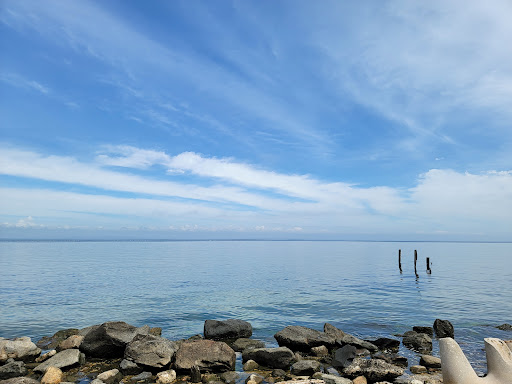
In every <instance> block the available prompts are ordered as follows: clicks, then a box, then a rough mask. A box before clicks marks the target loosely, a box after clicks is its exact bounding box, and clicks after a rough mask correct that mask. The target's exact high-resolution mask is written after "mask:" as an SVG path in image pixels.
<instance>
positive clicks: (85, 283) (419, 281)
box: [0, 241, 512, 372]
mask: <svg viewBox="0 0 512 384" xmlns="http://www.w3.org/2000/svg"><path fill="white" fill-rule="evenodd" d="M399 248H400V249H402V255H403V256H402V264H403V273H402V274H400V273H399V271H398V265H397V254H398V249H399ZM415 249H417V250H418V255H419V260H418V273H419V277H418V278H416V276H415V274H414V268H413V254H414V250H415ZM426 257H430V259H431V263H432V274H431V275H428V274H426V273H425V258H426ZM0 271H1V272H0V303H1V309H0V336H2V337H15V336H30V337H32V338H34V339H36V340H37V339H39V338H40V337H42V336H45V335H51V334H53V333H54V332H56V331H57V330H59V329H63V328H70V327H73V328H81V327H86V326H89V325H92V324H98V323H102V322H105V321H110V320H123V321H126V322H128V323H131V324H133V325H139V326H140V325H143V324H148V325H150V326H153V327H162V329H163V336H165V337H168V338H171V339H178V338H186V337H190V336H192V335H194V334H197V333H202V331H203V323H204V320H206V319H228V318H238V319H243V320H247V321H249V322H250V323H251V324H252V326H253V328H254V333H253V337H254V338H257V339H261V340H264V341H266V342H267V344H268V345H270V346H275V345H277V344H276V342H275V340H274V339H273V337H272V336H273V334H274V333H275V332H277V331H279V330H280V329H282V328H283V327H285V326H287V325H304V326H308V327H312V328H315V329H318V330H321V329H322V327H323V324H324V323H325V322H330V323H332V324H334V325H336V326H338V327H339V328H341V329H342V330H344V331H345V332H348V333H352V334H354V335H357V336H359V337H362V338H376V337H381V336H384V337H390V336H392V335H394V334H399V333H403V332H405V331H407V330H410V329H411V328H412V326H414V325H432V324H433V322H434V320H435V319H436V318H441V319H448V320H450V321H451V322H452V323H453V324H454V326H455V336H456V339H457V341H458V342H459V344H460V345H461V347H462V348H463V350H464V351H465V352H466V354H467V355H468V358H469V359H470V361H471V362H472V363H473V365H474V366H475V367H476V369H477V370H478V371H480V372H482V371H485V353H484V352H483V351H482V348H483V338H484V337H499V338H502V339H512V332H506V331H500V330H498V329H496V328H494V327H495V326H496V325H499V324H502V323H504V322H508V323H512V244H510V243H392V242H382V243H379V242H322V241H312V242H307V241H191V242H21V241H15V242H6V241H3V242H0ZM400 352H401V353H402V354H404V355H406V356H408V357H409V358H410V359H411V363H412V364H417V356H416V355H415V354H414V353H412V352H410V351H408V350H407V349H405V348H401V351H400ZM436 352H437V344H435V346H434V354H435V353H436Z"/></svg>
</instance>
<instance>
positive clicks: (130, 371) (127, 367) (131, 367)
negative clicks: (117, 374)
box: [119, 359, 143, 375]
mask: <svg viewBox="0 0 512 384" xmlns="http://www.w3.org/2000/svg"><path fill="white" fill-rule="evenodd" d="M119 368H120V369H121V372H123V374H124V375H138V374H139V373H141V372H142V371H143V369H142V368H141V367H139V366H138V365H137V364H136V363H134V362H133V361H131V360H126V359H123V360H122V361H121V363H120V364H119Z"/></svg>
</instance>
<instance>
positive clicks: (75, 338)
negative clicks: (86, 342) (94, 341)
mask: <svg viewBox="0 0 512 384" xmlns="http://www.w3.org/2000/svg"><path fill="white" fill-rule="evenodd" d="M83 339H84V337H83V336H80V335H71V336H69V337H68V338H67V339H66V340H63V341H61V342H60V343H59V345H57V351H59V352H60V351H64V350H65V349H71V348H78V347H80V344H81V343H82V340H83Z"/></svg>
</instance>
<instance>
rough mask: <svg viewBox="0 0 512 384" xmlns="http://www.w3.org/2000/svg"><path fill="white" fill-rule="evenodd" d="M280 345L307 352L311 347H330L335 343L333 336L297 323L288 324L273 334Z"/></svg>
mask: <svg viewBox="0 0 512 384" xmlns="http://www.w3.org/2000/svg"><path fill="white" fill-rule="evenodd" d="M274 338H275V339H276V340H277V343H278V344H279V346H281V347H288V348H290V349H291V350H293V351H304V352H309V351H310V350H311V348H313V347H319V346H321V345H325V346H326V347H327V348H332V347H334V345H335V344H336V340H335V338H334V337H333V336H331V335H328V334H327V333H325V332H320V331H317V330H315V329H311V328H306V327H302V326H298V325H292V326H288V327H286V328H284V329H282V330H280V331H279V332H277V333H276V334H275V335H274Z"/></svg>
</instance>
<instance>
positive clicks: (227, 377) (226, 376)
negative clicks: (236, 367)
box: [220, 371, 240, 384]
mask: <svg viewBox="0 0 512 384" xmlns="http://www.w3.org/2000/svg"><path fill="white" fill-rule="evenodd" d="M239 377H240V375H239V374H238V373H237V372H234V371H228V372H224V373H222V374H221V375H220V378H221V379H222V380H223V381H224V382H225V383H226V384H235V383H236V382H237V380H238V379H239Z"/></svg>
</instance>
